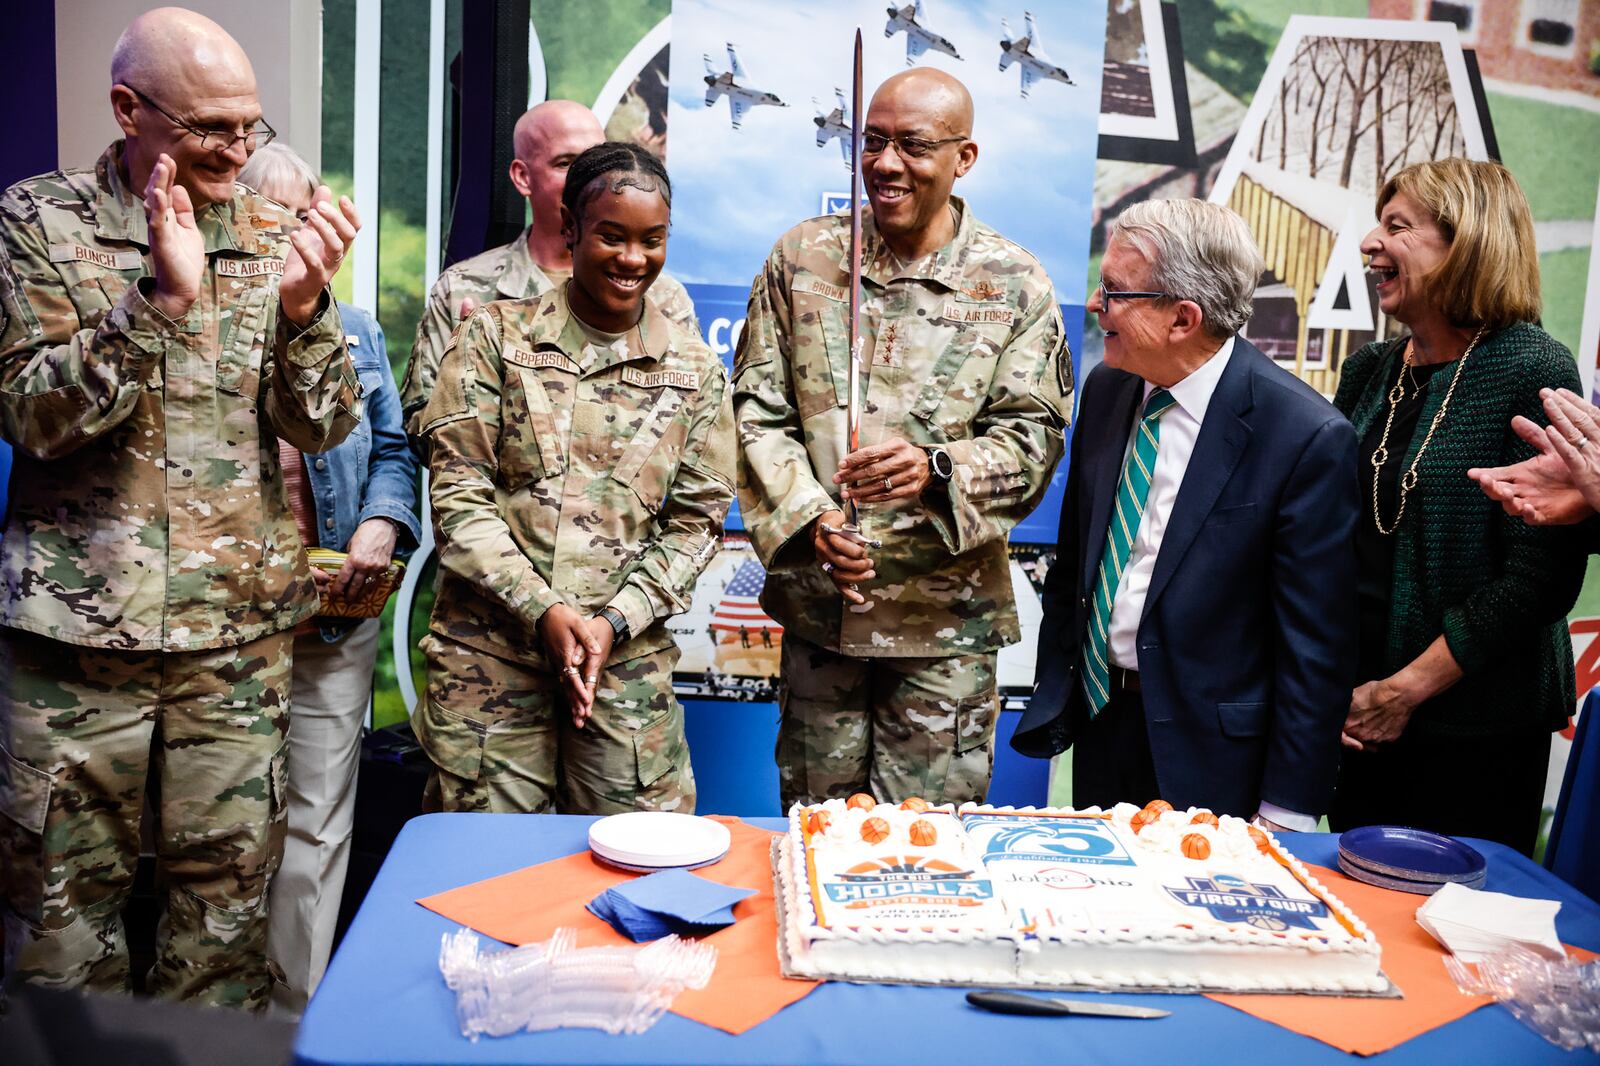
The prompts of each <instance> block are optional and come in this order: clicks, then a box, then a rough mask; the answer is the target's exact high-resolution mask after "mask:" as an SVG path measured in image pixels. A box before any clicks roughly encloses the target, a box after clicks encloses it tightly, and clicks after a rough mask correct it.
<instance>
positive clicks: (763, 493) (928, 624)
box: [734, 68, 1072, 807]
mask: <svg viewBox="0 0 1600 1066" xmlns="http://www.w3.org/2000/svg"><path fill="white" fill-rule="evenodd" d="M972 117H973V116H972V98H971V96H970V95H969V94H968V93H967V90H966V88H965V87H964V86H962V85H961V83H960V82H958V81H956V80H955V79H954V78H952V77H950V76H949V75H947V74H943V73H941V72H938V71H935V70H930V69H926V68H918V69H913V70H909V71H906V72H904V73H902V74H898V75H896V76H894V77H892V78H890V79H889V80H888V81H886V82H884V84H883V85H882V86H881V87H880V88H879V89H878V91H877V92H876V93H875V94H874V95H873V98H872V104H871V107H870V109H869V110H868V113H867V116H866V125H865V131H864V137H863V149H862V173H863V177H864V181H865V186H866V193H867V196H868V199H869V200H870V202H871V206H872V211H871V216H870V217H869V218H867V219H865V220H863V227H862V228H863V244H862V300H863V302H862V306H861V333H862V336H863V337H864V338H865V344H864V346H863V354H862V358H863V363H864V367H865V369H864V372H863V376H862V390H863V394H864V400H865V402H864V414H863V417H862V421H861V429H860V445H861V446H860V447H859V448H858V449H857V450H855V451H851V450H850V448H849V445H848V439H849V437H848V428H847V417H846V403H847V398H848V395H849V386H848V380H849V379H848V373H849V359H850V353H849V350H848V328H849V315H848V307H849V304H848V301H849V284H850V281H849V277H850V275H849V251H850V246H849V241H850V222H849V218H848V216H847V215H845V214H837V215H827V216H824V217H821V218H814V219H811V220H810V221H808V222H803V223H801V224H800V225H798V226H796V227H795V228H794V229H792V230H790V231H789V232H788V233H786V234H784V236H783V237H782V238H781V239H780V240H779V241H778V244H777V246H776V247H775V248H774V249H773V251H772V254H771V256H770V257H769V258H768V259H767V263H766V267H765V269H764V270H763V271H762V272H761V273H760V274H758V275H757V276H756V279H755V284H754V286H753V287H752V289H751V292H750V306H749V312H748V320H747V322H746V325H745V329H744V333H743V336H742V337H741V339H740V343H739V348H738V354H737V356H736V359H735V364H734V409H735V415H736V419H737V423H738V428H739V434H740V444H741V448H740V465H739V504H740V507H741V509H742V512H743V515H744V521H745V526H746V528H747V529H748V530H749V531H750V534H751V537H752V539H753V540H754V543H755V547H756V550H757V552H758V553H759V554H760V556H761V560H762V562H763V563H765V564H766V566H767V568H768V578H767V582H766V587H765V589H764V590H763V593H762V599H761V602H762V605H763V606H764V607H765V608H766V610H767V612H768V613H769V614H771V615H772V617H773V618H775V619H776V620H777V621H779V622H780V623H782V625H783V627H784V632H783V650H782V683H781V694H780V701H781V704H782V722H781V725H780V727H779V735H778V745H777V760H778V774H779V788H780V792H781V794H782V799H783V803H784V805H785V806H786V807H787V806H788V805H789V804H791V803H794V802H796V801H801V802H812V801H816V800H821V799H824V798H826V797H829V796H844V795H848V794H849V793H852V792H855V791H863V790H864V791H870V792H872V793H873V794H874V795H875V796H877V797H878V798H879V799H880V800H891V801H898V800H901V799H904V798H906V797H907V796H910V795H920V796H922V797H924V798H926V799H928V800H931V801H933V802H961V801H963V800H981V799H982V798H983V796H984V794H985V792H986V791H987V789H988V784H989V775H990V771H991V768H992V765H993V737H994V726H995V719H996V714H997V711H998V693H997V690H996V685H995V660H996V655H997V653H998V651H999V649H1000V648H1001V647H1003V646H1005V645H1007V644H1012V643H1015V642H1016V641H1017V640H1018V639H1020V636H1021V633H1020V630H1019V628H1018V624H1017V612H1016V606H1015V603H1014V602H1013V599H1012V592H1011V575H1010V567H1009V562H1008V559H1007V552H1006V535H1007V533H1008V532H1009V531H1010V529H1011V527H1012V526H1014V525H1016V524H1017V522H1019V521H1020V520H1021V519H1022V518H1023V517H1024V516H1026V515H1027V514H1028V512H1030V511H1031V510H1033V508H1034V506H1035V505H1036V504H1037V503H1038V502H1039V499H1040V497H1041V496H1042V495H1043V493H1044V490H1045V488H1046V486H1047V485H1048V484H1049V481H1050V474H1051V471H1052V470H1053V469H1054V467H1055V464H1056V461H1057V460H1058V459H1059V458H1060V456H1061V447H1062V433H1063V430H1064V428H1065V424H1066V420H1067V418H1068V417H1069V414H1070V412H1071V408H1072V372H1071V356H1070V353H1069V352H1068V351H1067V349H1066V341H1065V335H1064V332H1063V330H1062V325H1061V315H1060V311H1059V309H1058V308H1057V305H1056V299H1055V295H1054V292H1053V291H1052V288H1051V285H1050V279H1049V278H1048V277H1046V276H1045V272H1044V269H1043V268H1042V267H1041V266H1040V265H1039V263H1038V261H1037V260H1036V259H1034V257H1033V256H1032V255H1030V254H1028V252H1027V251H1026V250H1024V249H1023V248H1021V247H1020V246H1018V245H1016V244H1013V243H1012V242H1010V241H1008V240H1006V239H1005V238H1003V237H1001V236H1000V235H999V234H998V233H996V232H995V231H994V230H992V229H990V228H989V227H987V226H985V225H984V224H983V223H981V222H979V221H978V220H977V219H976V218H975V217H973V213H972V211H971V210H970V209H969V208H968V207H967V205H966V204H965V203H963V202H962V201H961V200H960V199H959V198H957V197H953V196H951V195H950V190H951V186H952V185H953V183H954V182H955V179H956V178H958V177H961V176H962V175H964V174H966V173H967V171H968V170H970V169H971V168H972V165H973V164H974V162H976V160H977V156H978V146H977V145H976V144H975V143H973V141H972V140H971V134H972ZM850 502H854V503H855V504H856V505H857V506H858V507H859V511H860V523H861V527H862V532H863V534H864V536H865V537H867V538H869V539H872V540H878V541H881V542H882V547H881V548H870V547H863V546H862V545H860V544H857V543H853V542H852V541H851V540H850V539H848V538H845V537H841V536H835V535H832V534H829V533H827V532H825V531H824V527H832V528H835V529H837V528H839V527H840V526H842V525H843V524H844V523H845V521H846V510H847V508H848V506H849V503H850Z"/></svg>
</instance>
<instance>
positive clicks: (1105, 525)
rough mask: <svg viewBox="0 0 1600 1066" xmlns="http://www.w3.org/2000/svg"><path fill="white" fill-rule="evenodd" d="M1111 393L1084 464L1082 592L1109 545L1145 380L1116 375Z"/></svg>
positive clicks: (1089, 584)
mask: <svg viewBox="0 0 1600 1066" xmlns="http://www.w3.org/2000/svg"><path fill="white" fill-rule="evenodd" d="M1107 387H1108V391H1109V392H1110V396H1109V398H1108V400H1107V402H1106V404H1105V407H1104V410H1105V412H1106V417H1105V419H1104V420H1103V421H1102V422H1101V423H1100V424H1099V426H1098V427H1097V432H1096V434H1095V442H1094V445H1095V446H1094V447H1093V450H1092V451H1091V452H1090V453H1089V454H1090V455H1092V456H1093V458H1092V459H1090V460H1089V461H1087V462H1086V463H1085V464H1084V471H1083V473H1084V493H1083V499H1084V500H1086V501H1087V502H1088V506H1087V507H1085V508H1084V510H1083V515H1084V516H1085V517H1084V518H1083V519H1082V521H1083V522H1084V523H1085V524H1084V525H1083V526H1081V527H1080V528H1079V530H1078V543H1079V544H1081V545H1083V558H1082V559H1081V560H1080V561H1079V562H1080V568H1079V570H1078V572H1079V573H1080V574H1082V575H1083V581H1082V583H1081V585H1082V587H1081V588H1079V590H1078V591H1079V592H1080V593H1084V592H1087V591H1088V590H1089V589H1091V588H1092V587H1094V581H1095V577H1096V574H1097V572H1098V571H1099V569H1100V554H1101V553H1102V552H1104V551H1105V548H1106V532H1107V531H1108V530H1109V529H1110V528H1111V508H1112V505H1113V504H1114V503H1115V502H1116V498H1117V482H1118V481H1119V480H1120V479H1121V477H1122V456H1123V452H1125V451H1126V450H1127V446H1128V435H1129V434H1130V433H1132V432H1133V419H1134V416H1135V414H1136V413H1137V412H1138V410H1139V404H1140V401H1141V400H1142V399H1143V398H1144V381H1143V380H1141V379H1140V378H1137V377H1134V376H1133V375H1132V374H1123V373H1119V374H1117V375H1116V376H1115V377H1114V378H1112V380H1111V381H1110V382H1109V383H1108V386H1107Z"/></svg>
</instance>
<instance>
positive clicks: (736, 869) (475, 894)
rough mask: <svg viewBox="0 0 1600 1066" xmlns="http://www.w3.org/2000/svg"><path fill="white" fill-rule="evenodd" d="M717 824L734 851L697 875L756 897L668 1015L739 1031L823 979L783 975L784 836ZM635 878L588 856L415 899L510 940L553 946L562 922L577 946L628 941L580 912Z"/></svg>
mask: <svg viewBox="0 0 1600 1066" xmlns="http://www.w3.org/2000/svg"><path fill="white" fill-rule="evenodd" d="M714 817H715V816H714ZM716 820H717V821H719V822H722V823H723V824H725V825H726V826H727V827H728V831H729V832H730V833H732V834H733V840H732V842H731V843H730V844H729V846H728V855H727V857H726V858H725V859H723V860H722V861H721V862H719V863H716V864H715V865H713V866H707V867H705V868H704V869H701V870H696V871H695V873H697V874H698V875H699V876H701V877H704V878H705V879H706V880H708V881H716V882H717V883H718V884H724V885H732V886H735V887H738V888H753V889H755V890H756V894H755V895H753V896H751V897H749V898H748V899H744V900H740V901H739V902H738V903H736V904H734V906H733V916H734V918H735V919H737V920H736V921H735V922H734V923H733V924H732V925H730V926H728V927H727V928H726V929H722V930H719V931H717V932H716V933H713V934H712V935H711V936H708V937H702V938H701V939H702V940H704V941H705V942H706V943H708V944H712V945H714V946H715V947H716V949H717V968H716V971H715V972H714V973H713V974H712V977H711V982H710V983H709V984H708V985H706V987H705V988H702V989H700V990H699V991H694V990H689V991H686V992H684V993H683V994H682V995H680V996H679V997H678V998H677V1000H676V1001H675V1002H674V1003H673V1005H672V1010H673V1013H675V1014H681V1015H683V1016H684V1017H685V1018H691V1019H693V1020H694V1021H697V1022H701V1023H704V1024H705V1025H710V1026H713V1027H715V1028H717V1029H721V1030H723V1031H724V1032H729V1033H733V1034H734V1035H738V1034H739V1033H742V1032H744V1031H745V1030H747V1029H750V1028H753V1027H754V1026H757V1025H760V1024H761V1023H762V1022H764V1021H766V1020H767V1019H768V1018H770V1017H772V1016H773V1015H774V1014H776V1013H778V1012H779V1011H780V1010H782V1009H783V1008H784V1007H787V1006H788V1005H789V1004H791V1003H793V1002H795V1001H796V1000H798V999H802V998H804V997H805V996H806V995H807V994H809V993H810V992H811V990H812V989H813V988H815V987H817V983H816V982H815V981H793V980H789V979H787V978H785V977H783V976H782V975H781V974H780V973H779V972H778V950H777V948H778V917H777V904H776V902H775V901H774V900H773V897H772V859H771V857H770V848H771V845H772V838H773V837H775V836H777V835H778V834H776V833H772V832H769V831H767V830H765V829H757V828H756V827H755V826H751V825H746V824H745V823H744V822H741V821H739V820H738V819H737V818H725V817H716ZM635 876H637V875H635V874H630V873H625V872H623V871H621V870H615V869H612V868H611V867H609V866H606V865H604V864H602V863H600V862H597V861H595V859H594V857H593V856H592V855H590V854H589V852H587V851H582V852H579V853H578V854H576V855H568V856H567V857H566V858H564V859H552V860H551V861H549V862H544V863H540V864H539V865H537V866H529V867H526V868H525V869H521V870H516V871H513V872H512V873H508V874H502V875H501V876H499V877H491V878H489V879H488V880H487V881H479V882H477V883H475V884H471V885H464V886H462V887H461V888H454V889H451V890H450V891H448V892H440V893H439V894H438V895H434V896H429V897H427V898H426V899H420V900H418V901H417V902H418V903H420V904H422V905H423V906H424V907H427V908H428V909H429V910H431V911H434V912H436V913H438V914H441V915H443V916H444V917H446V918H449V919H450V920H451V921H453V922H459V923H461V924H462V925H465V926H470V927H471V928H473V929H476V930H477V931H478V932H480V933H485V934H487V935H489V936H492V937H494V938H495V939H496V940H504V941H505V942H506V943H508V944H517V945H522V944H531V943H533V942H535V941H538V940H548V939H550V935H551V934H552V933H554V932H555V931H556V930H557V929H559V928H562V927H563V926H564V927H566V928H568V929H572V930H574V931H575V932H576V933H577V935H578V946H579V947H600V946H604V945H610V944H631V943H633V942H632V941H631V940H629V939H627V938H626V937H624V936H623V935H622V934H621V933H618V932H617V931H616V930H614V929H612V928H611V927H610V926H609V925H607V924H606V923H605V922H602V921H601V920H600V919H599V918H596V917H595V916H594V915H592V914H590V913H589V912H588V911H587V910H585V909H584V908H585V906H586V905H587V904H588V902H589V901H590V900H591V899H593V898H594V897H595V896H598V895H599V894H600V893H602V892H604V891H605V890H606V889H608V888H612V887H614V886H616V885H619V884H621V883H622V882H624V881H628V880H631V879H632V878H634V877H635Z"/></svg>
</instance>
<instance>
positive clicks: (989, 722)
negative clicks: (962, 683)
mask: <svg viewBox="0 0 1600 1066" xmlns="http://www.w3.org/2000/svg"><path fill="white" fill-rule="evenodd" d="M999 713H1000V693H999V692H998V691H997V690H995V689H990V690H989V691H988V692H980V693H978V694H977V695H976V696H967V697H966V698H965V699H962V700H961V701H960V702H958V703H957V704H956V754H957V755H965V754H966V753H967V752H969V751H976V750H977V749H979V748H981V747H983V746H984V745H986V744H988V743H989V741H990V740H991V739H992V738H993V737H994V723H995V720H996V718H997V716H998V715H999Z"/></svg>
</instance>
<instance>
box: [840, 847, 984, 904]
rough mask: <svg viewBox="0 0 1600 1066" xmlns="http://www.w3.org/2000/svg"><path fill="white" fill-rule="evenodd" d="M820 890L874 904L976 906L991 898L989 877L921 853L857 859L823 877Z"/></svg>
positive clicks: (849, 901)
mask: <svg viewBox="0 0 1600 1066" xmlns="http://www.w3.org/2000/svg"><path fill="white" fill-rule="evenodd" d="M822 890H823V891H824V892H825V893H827V896H828V899H829V901H830V902H833V903H840V904H843V905H844V906H846V907H850V908H857V907H873V906H879V905H883V904H889V903H941V904H947V905H952V906H957V907H976V906H978V905H979V904H980V903H983V902H984V901H985V900H989V899H993V898H994V884H993V882H991V881H988V880H986V879H981V878H975V877H973V876H972V871H971V870H963V869H962V868H961V867H959V866H954V865H952V864H950V863H948V862H945V861H944V860H942V859H928V858H924V857H922V856H920V855H904V856H889V857H885V858H881V859H871V860H868V861H867V862H861V863H857V864H856V865H854V866H852V867H850V868H849V869H848V870H845V871H844V872H842V873H841V874H839V880H837V881H825V882H823V884H822Z"/></svg>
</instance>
